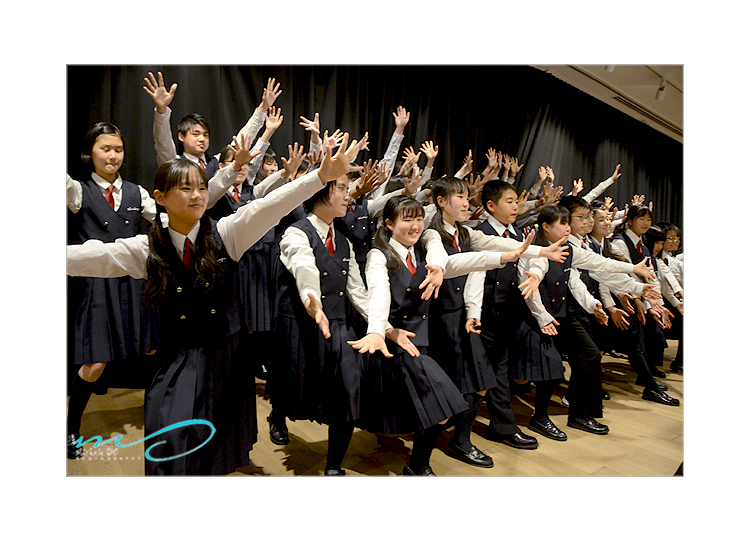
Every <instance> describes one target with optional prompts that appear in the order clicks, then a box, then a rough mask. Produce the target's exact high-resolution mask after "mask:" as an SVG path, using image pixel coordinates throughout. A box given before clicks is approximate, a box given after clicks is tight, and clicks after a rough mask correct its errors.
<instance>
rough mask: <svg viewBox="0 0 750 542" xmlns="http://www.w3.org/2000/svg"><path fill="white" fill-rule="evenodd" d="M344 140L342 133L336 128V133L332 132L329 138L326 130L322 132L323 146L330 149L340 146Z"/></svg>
mask: <svg viewBox="0 0 750 542" xmlns="http://www.w3.org/2000/svg"><path fill="white" fill-rule="evenodd" d="M343 138H344V132H342V131H341V130H339V129H338V128H336V131H335V132H333V133H332V134H331V135H330V136H329V135H328V130H326V131H325V132H323V146H324V147H325V146H326V145H328V146H330V147H335V146H337V145H340V144H341V140H342V139H343Z"/></svg>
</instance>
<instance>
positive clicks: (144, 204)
mask: <svg viewBox="0 0 750 542" xmlns="http://www.w3.org/2000/svg"><path fill="white" fill-rule="evenodd" d="M138 188H139V189H140V191H141V216H142V217H143V218H145V219H146V220H148V221H149V222H151V223H153V222H154V219H156V202H155V201H154V198H152V197H151V194H149V193H148V190H146V189H145V188H143V187H142V186H141V185H138Z"/></svg>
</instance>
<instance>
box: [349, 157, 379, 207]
mask: <svg viewBox="0 0 750 542" xmlns="http://www.w3.org/2000/svg"><path fill="white" fill-rule="evenodd" d="M362 167H363V169H362V176H361V177H360V178H359V180H358V181H357V184H356V185H355V186H354V189H353V190H352V191H351V192H349V197H350V198H352V199H357V198H359V197H360V196H363V195H364V194H368V193H369V192H371V191H372V190H374V189H375V188H377V187H378V186H380V185H381V184H382V183H383V181H381V180H380V178H379V177H378V163H377V162H375V163H373V161H372V159H370V160H368V161H367V162H365V163H364V164H363V165H362Z"/></svg>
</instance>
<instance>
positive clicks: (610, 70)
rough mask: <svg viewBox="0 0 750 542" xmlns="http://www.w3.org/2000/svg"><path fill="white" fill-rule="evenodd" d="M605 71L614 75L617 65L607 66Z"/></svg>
mask: <svg viewBox="0 0 750 542" xmlns="http://www.w3.org/2000/svg"><path fill="white" fill-rule="evenodd" d="M604 71H606V72H609V73H612V72H613V71H615V65H614V64H607V65H606V66H604Z"/></svg>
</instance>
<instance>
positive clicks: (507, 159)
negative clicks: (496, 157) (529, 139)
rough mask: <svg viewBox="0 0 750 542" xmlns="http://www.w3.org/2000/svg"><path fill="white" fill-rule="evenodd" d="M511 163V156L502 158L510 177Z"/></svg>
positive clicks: (506, 155) (504, 167) (507, 155)
mask: <svg viewBox="0 0 750 542" xmlns="http://www.w3.org/2000/svg"><path fill="white" fill-rule="evenodd" d="M510 163H511V156H510V154H505V155H503V157H502V166H503V169H504V170H505V172H506V173H508V175H510Z"/></svg>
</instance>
